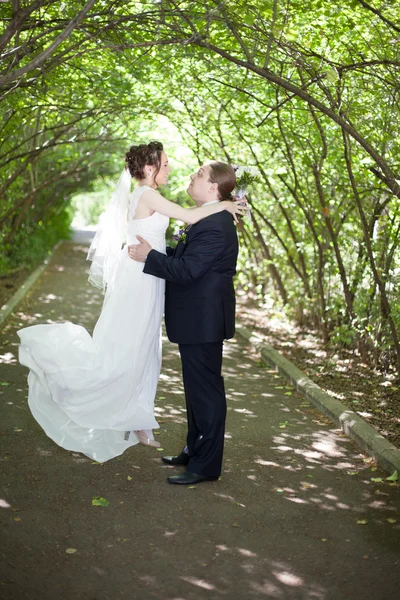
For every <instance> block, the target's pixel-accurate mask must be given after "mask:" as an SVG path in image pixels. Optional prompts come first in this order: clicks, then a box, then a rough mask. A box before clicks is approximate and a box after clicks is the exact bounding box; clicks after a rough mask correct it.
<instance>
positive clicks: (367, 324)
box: [0, 0, 400, 367]
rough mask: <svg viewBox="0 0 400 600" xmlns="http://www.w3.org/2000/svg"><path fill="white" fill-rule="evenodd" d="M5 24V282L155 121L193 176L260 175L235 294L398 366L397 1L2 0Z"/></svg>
mask: <svg viewBox="0 0 400 600" xmlns="http://www.w3.org/2000/svg"><path fill="white" fill-rule="evenodd" d="M0 18H1V23H2V25H3V32H2V34H1V36H0V50H1V57H2V70H1V73H0V107H1V115H2V120H1V145H0V158H1V162H0V165H1V167H0V168H1V208H0V223H1V236H2V247H3V253H2V265H3V269H4V270H5V269H7V268H10V265H12V264H14V263H13V261H14V262H15V260H16V259H18V256H19V255H18V252H17V250H18V249H21V247H29V244H32V243H34V241H33V240H35V239H37V238H38V236H39V237H40V235H42V237H43V236H44V235H45V234H44V232H47V233H46V236H47V237H48V239H49V240H53V238H54V236H56V235H59V234H60V224H63V223H65V219H64V217H63V215H64V213H65V207H66V205H67V203H68V201H69V199H70V197H71V195H73V193H75V192H76V191H82V190H83V189H90V188H91V186H92V185H93V184H94V182H95V181H96V180H98V178H99V177H103V178H104V177H106V176H108V175H110V174H113V175H114V174H117V172H118V171H119V170H120V168H121V156H122V155H123V152H124V151H125V150H126V148H127V147H128V146H129V144H130V143H131V142H135V141H136V140H137V138H138V137H139V138H140V139H141V140H143V139H146V138H147V136H146V131H149V130H150V129H152V128H153V127H154V125H155V124H156V123H157V122H158V121H157V119H158V118H159V116H161V115H162V116H165V117H167V118H168V119H169V121H170V122H171V123H173V124H174V125H175V127H176V128H177V129H178V131H179V132H180V134H181V137H182V140H184V144H186V145H187V146H188V147H189V148H190V149H191V151H192V153H193V156H194V157H195V159H197V161H198V162H199V163H201V162H202V161H203V160H204V159H206V158H211V157H218V158H221V159H223V160H226V161H231V162H240V163H243V164H252V165H256V166H257V167H258V169H259V171H260V178H261V182H260V184H259V185H258V187H257V188H256V189H254V190H253V193H252V194H251V195H250V197H249V199H250V202H251V204H252V216H251V219H250V220H246V221H243V224H242V226H241V228H240V230H241V231H240V233H241V241H242V257H241V269H240V273H239V281H240V283H241V284H242V285H245V286H250V287H253V288H254V289H255V290H256V291H257V292H258V293H259V294H260V295H262V296H264V297H265V296H266V295H268V297H270V298H272V299H273V301H275V302H278V303H281V304H285V305H286V306H287V307H288V308H289V309H290V310H291V312H292V314H294V315H296V316H297V318H299V319H301V320H303V321H304V322H307V321H310V322H312V323H313V324H314V325H315V326H316V327H317V328H318V329H319V331H320V332H321V335H322V337H323V339H324V340H325V342H329V341H330V340H333V341H336V342H340V343H341V344H344V345H348V346H357V347H358V349H359V351H360V352H361V353H362V354H363V356H365V358H366V359H370V360H373V361H374V362H375V363H377V364H379V363H380V364H383V365H385V366H386V367H388V366H389V365H391V364H393V365H394V364H396V363H397V366H398V367H399V363H400V345H399V340H398V331H399V325H400V308H399V293H398V288H399V285H398V284H399V279H400V271H399V269H400V264H399V263H400V258H399V252H398V241H399V234H400V220H399V211H400V175H399V156H400V153H399V145H400V138H399V90H400V75H399V73H400V70H399V67H400V20H399V16H398V3H397V2H396V1H395V0H388V1H386V2H385V3H382V2H378V1H376V0H371V1H368V2H366V1H364V0H341V1H340V2H339V1H336V2H325V1H322V0H306V1H301V2H300V1H297V0H286V1H283V0H260V1H257V2H253V3H252V2H244V1H241V0H239V1H235V2H233V1H230V0H227V1H225V2H220V1H213V0H209V1H205V2H190V1H185V2H179V1H168V0H161V1H157V0H154V1H151V2H129V1H128V2H126V1H124V2H122V1H111V2H107V1H95V0H92V1H90V2H86V3H85V2H55V1H51V0H49V1H36V2H35V1H30V2H19V1H13V2H7V3H5V2H2V3H1V4H0ZM162 141H164V143H165V145H166V148H167V151H170V152H171V153H172V154H173V151H174V150H173V148H171V149H168V140H167V139H164V140H162ZM46 239H47V238H46ZM27 240H28V241H27ZM0 266H1V265H0Z"/></svg>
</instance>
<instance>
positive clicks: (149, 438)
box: [135, 429, 161, 448]
mask: <svg viewBox="0 0 400 600" xmlns="http://www.w3.org/2000/svg"><path fill="white" fill-rule="evenodd" d="M135 433H136V435H137V436H138V438H139V441H140V443H141V444H144V445H145V446H153V448H161V444H160V442H156V440H155V439H154V436H153V432H152V431H151V429H150V430H147V429H141V430H140V431H135Z"/></svg>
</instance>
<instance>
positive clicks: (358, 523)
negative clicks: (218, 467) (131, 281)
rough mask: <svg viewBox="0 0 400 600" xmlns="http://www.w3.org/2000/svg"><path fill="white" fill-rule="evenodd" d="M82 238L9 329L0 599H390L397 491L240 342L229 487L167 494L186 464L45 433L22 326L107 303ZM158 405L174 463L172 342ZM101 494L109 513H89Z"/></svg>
mask: <svg viewBox="0 0 400 600" xmlns="http://www.w3.org/2000/svg"><path fill="white" fill-rule="evenodd" d="M85 242H86V240H85V239H81V238H79V239H78V241H75V242H69V243H65V244H64V245H63V246H61V247H60V248H59V250H58V252H57V253H56V255H55V257H54V259H53V261H52V262H51V264H50V266H49V268H48V270H47V271H46V273H45V274H44V275H43V277H42V278H41V279H40V281H39V282H38V284H37V286H36V287H35V289H34V290H33V291H32V292H31V293H30V295H29V296H28V298H27V299H26V300H25V302H24V303H23V304H22V305H21V306H20V307H19V309H18V312H17V314H16V315H15V316H14V317H13V318H12V319H11V320H10V321H9V322H8V324H7V326H6V327H5V328H4V329H3V330H2V331H1V332H0V340H1V349H0V403H1V404H0V407H1V424H0V444H1V446H0V469H1V487H0V517H1V531H2V533H1V536H2V543H1V554H2V567H1V577H0V596H1V597H2V598H3V599H4V600H10V599H22V598H30V599H32V600H36V599H38V600H39V599H40V600H53V599H65V600H69V599H76V600H80V599H87V600H115V599H118V598H123V599H128V598H129V599H141V600H151V599H157V600H202V599H206V598H207V599H212V600H214V599H216V598H228V599H233V600H236V599H237V600H239V599H240V600H242V599H243V600H247V599H264V598H276V599H293V600H294V599H296V600H297V599H305V600H308V599H313V600H314V599H315V600H328V599H329V600H358V599H360V600H361V599H362V600H365V599H373V600H380V599H382V600H391V599H394V598H397V597H398V591H399V584H400V575H399V573H400V568H399V564H400V558H399V551H400V542H399V538H400V536H399V532H400V511H399V506H400V501H399V496H398V490H399V488H398V486H396V485H390V484H389V483H388V482H387V481H386V480H385V477H386V475H385V474H384V473H383V472H380V471H375V470H374V469H373V465H372V464H371V462H370V461H369V459H367V458H366V457H364V456H362V455H361V454H360V451H359V449H358V448H357V447H356V446H355V444H354V443H353V442H352V441H350V440H349V439H348V438H347V437H345V436H344V435H343V434H342V433H341V432H340V431H339V430H337V429H335V428H334V427H333V425H332V424H331V423H330V422H329V421H327V419H326V418H325V417H323V416H322V415H320V414H319V413H317V412H316V411H315V410H314V409H313V408H312V407H311V406H310V405H309V403H308V402H307V401H305V400H304V399H303V398H301V397H300V396H298V395H297V394H296V393H295V392H294V391H293V390H292V389H291V388H290V387H289V386H287V384H286V383H285V382H284V381H283V380H282V379H280V378H279V377H278V376H276V375H275V374H274V373H273V372H271V371H269V370H268V369H266V368H265V367H262V366H260V365H259V364H258V363H257V362H256V361H255V360H254V359H253V358H252V357H251V355H250V354H249V352H248V349H247V347H246V346H245V345H244V344H242V343H241V342H239V341H238V340H233V341H230V342H229V343H226V345H225V355H224V374H225V385H226V389H227V396H228V406H229V409H228V419H227V427H226V449H225V461H224V470H223V475H222V478H221V480H220V481H218V482H207V483H203V484H201V485H199V486H196V487H194V488H185V487H183V488H181V487H179V486H169V485H168V484H167V483H166V477H167V476H168V475H170V474H171V473H174V472H175V471H177V469H174V468H171V467H168V466H166V465H164V464H163V463H161V461H160V453H159V452H157V451H156V450H155V449H154V448H147V447H144V446H135V447H133V448H131V449H129V450H128V451H127V452H126V453H125V454H124V455H123V456H121V457H119V458H116V459H114V460H112V461H109V462H107V463H105V464H103V465H99V464H97V463H93V462H92V461H91V460H89V459H88V458H86V457H85V456H83V455H80V454H76V453H70V452H67V451H65V450H62V449H60V448H59V447H58V446H56V445H55V444H54V443H53V442H52V441H51V440H50V439H48V438H47V437H46V435H45V434H44V433H43V431H42V430H41V429H40V427H39V426H38V425H37V423H36V422H35V421H34V419H33V418H32V416H31V414H30V412H29V409H28V408H27V404H26V395H27V385H26V374H27V373H26V370H25V369H23V368H22V367H20V365H19V364H18V363H17V360H16V357H17V336H16V330H17V329H18V328H19V327H21V326H24V325H28V324H33V323H52V322H56V321H63V320H66V319H68V320H73V321H74V322H77V323H80V324H81V325H84V326H85V327H87V328H88V329H92V328H93V325H94V323H95V320H96V318H97V315H98V313H99V311H100V308H101V303H102V295H101V294H100V293H99V292H98V291H97V290H95V289H94V288H91V287H90V286H89V285H88V284H87V281H86V279H87V275H86V271H87V263H86V264H85V260H84V259H85V255H86V252H87V247H86V245H85ZM132 368H134V365H132ZM157 395H158V399H157V416H158V419H159V422H160V425H161V429H160V434H159V436H158V440H159V441H161V444H162V447H163V448H164V451H163V452H165V454H170V453H175V452H177V451H179V450H180V449H181V447H182V445H183V443H184V436H185V411H184V397H183V388H182V382H181V376H180V363H179V356H178V350H177V347H176V346H175V345H173V344H170V343H169V342H168V341H167V340H166V339H164V355H163V369H162V376H161V379H160V383H159V388H158V394H157ZM374 478H375V479H378V481H375V482H374V481H372V479H374ZM95 496H101V497H103V498H106V499H107V500H108V501H109V505H108V506H107V507H96V506H92V498H93V497H95ZM69 548H73V549H75V550H76V551H75V552H74V553H73V554H68V553H67V552H66V550H67V549H69Z"/></svg>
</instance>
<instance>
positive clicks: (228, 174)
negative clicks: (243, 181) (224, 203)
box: [207, 160, 236, 200]
mask: <svg viewBox="0 0 400 600" xmlns="http://www.w3.org/2000/svg"><path fill="white" fill-rule="evenodd" d="M207 164H208V165H209V167H210V175H209V180H210V181H211V183H216V184H217V186H218V196H219V199H220V200H233V197H232V192H233V190H234V189H235V186H236V175H235V171H234V169H233V167H231V165H228V164H227V163H223V162H219V161H218V160H212V161H211V162H209V163H207Z"/></svg>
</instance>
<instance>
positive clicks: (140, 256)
mask: <svg viewBox="0 0 400 600" xmlns="http://www.w3.org/2000/svg"><path fill="white" fill-rule="evenodd" d="M136 237H137V239H138V240H139V244H134V245H133V246H128V254H129V256H130V257H131V258H133V260H136V261H137V262H146V258H147V255H148V253H149V252H150V250H152V247H151V246H150V244H149V242H146V240H144V239H143V238H142V237H140V235H137V236H136Z"/></svg>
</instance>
